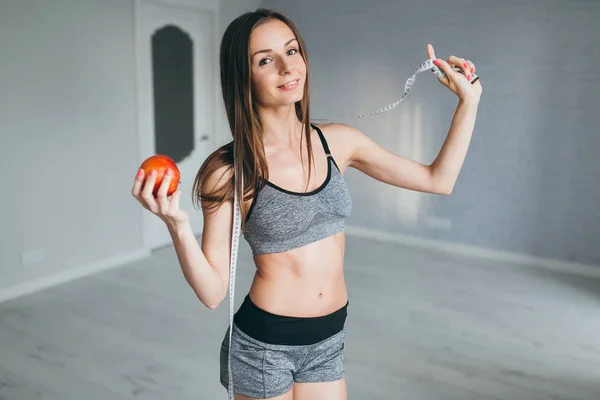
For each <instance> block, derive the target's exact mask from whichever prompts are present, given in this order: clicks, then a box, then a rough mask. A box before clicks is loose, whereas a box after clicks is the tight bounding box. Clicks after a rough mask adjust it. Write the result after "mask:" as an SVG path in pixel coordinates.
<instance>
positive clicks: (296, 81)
mask: <svg viewBox="0 0 600 400" xmlns="http://www.w3.org/2000/svg"><path fill="white" fill-rule="evenodd" d="M299 82H300V79H295V80H293V81H291V82H289V83H286V84H285V85H281V86H277V87H278V88H284V87H291V86H294V85H295V84H296V83H299Z"/></svg>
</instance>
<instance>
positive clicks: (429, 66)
mask: <svg viewBox="0 0 600 400" xmlns="http://www.w3.org/2000/svg"><path fill="white" fill-rule="evenodd" d="M434 61H435V58H430V59H429V60H426V61H424V62H423V63H421V65H419V66H418V67H417V69H416V70H415V72H414V73H413V74H412V76H411V77H410V78H408V79H407V80H406V83H405V84H404V93H403V94H402V97H401V98H400V100H398V101H396V102H394V103H392V104H388V105H387V106H385V107H382V108H380V109H378V110H375V111H373V112H368V113H365V114H361V115H359V116H358V117H357V118H358V119H362V118H364V117H368V116H369V115H377V114H381V113H384V112H386V111H390V110H391V109H393V108H395V107H396V106H398V104H400V102H401V101H402V100H404V98H405V97H406V96H407V95H408V93H409V92H410V90H411V89H412V87H413V84H414V83H415V79H416V77H417V75H418V74H420V73H421V72H425V71H429V70H431V72H433V74H434V75H435V76H436V77H437V78H438V79H443V78H445V77H446V74H445V73H444V71H442V70H441V69H440V68H439V67H438V66H437V65H435V64H434V63H433V62H434ZM452 69H453V70H454V71H457V72H462V70H461V69H460V68H459V67H452ZM478 80H479V76H477V74H475V73H472V74H471V80H470V81H469V82H471V84H473V83H475V82H477V81H478ZM313 120H314V121H329V119H325V118H314V119H313Z"/></svg>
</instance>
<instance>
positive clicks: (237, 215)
mask: <svg viewBox="0 0 600 400" xmlns="http://www.w3.org/2000/svg"><path fill="white" fill-rule="evenodd" d="M234 160H235V158H234ZM234 171H235V169H234ZM236 183H237V176H236V174H235V173H234V177H233V227H232V231H231V260H230V263H229V350H228V351H227V371H228V374H229V382H228V386H229V388H228V393H229V400H234V398H233V373H232V371H231V337H232V333H233V313H234V311H235V310H234V304H233V299H234V296H235V267H236V265H237V255H238V245H239V242H240V240H239V239H240V235H241V231H242V213H241V212H240V206H239V204H238V192H237V190H236V187H237V186H236ZM240 185H241V187H242V194H243V190H244V173H243V171H242V174H241V176H240ZM242 198H244V196H243V195H242Z"/></svg>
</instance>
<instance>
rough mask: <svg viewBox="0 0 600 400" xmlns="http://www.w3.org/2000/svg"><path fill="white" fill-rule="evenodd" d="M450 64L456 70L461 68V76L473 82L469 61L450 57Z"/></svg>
mask: <svg viewBox="0 0 600 400" xmlns="http://www.w3.org/2000/svg"><path fill="white" fill-rule="evenodd" d="M448 63H449V64H450V65H452V66H454V67H456V68H459V69H460V70H461V71H460V72H461V74H462V75H464V76H465V78H467V80H471V72H470V71H469V64H467V60H465V59H464V58H460V57H456V56H450V57H448Z"/></svg>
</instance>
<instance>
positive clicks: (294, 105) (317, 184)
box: [132, 9, 482, 400]
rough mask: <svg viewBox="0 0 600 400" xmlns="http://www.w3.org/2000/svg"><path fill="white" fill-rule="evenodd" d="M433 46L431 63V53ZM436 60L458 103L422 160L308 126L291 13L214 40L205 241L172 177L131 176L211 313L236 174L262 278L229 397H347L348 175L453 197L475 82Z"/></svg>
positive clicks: (239, 330) (247, 22) (301, 49)
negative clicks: (222, 141)
mask: <svg viewBox="0 0 600 400" xmlns="http://www.w3.org/2000/svg"><path fill="white" fill-rule="evenodd" d="M427 51H428V56H429V58H434V57H435V54H434V51H433V48H432V47H431V46H430V45H429V46H428V48H427ZM436 65H438V66H439V67H440V69H441V70H442V71H443V72H444V73H445V74H446V78H443V79H440V82H441V83H442V84H443V85H444V86H446V87H447V88H449V89H450V90H451V91H452V92H454V93H455V94H456V95H457V97H458V106H457V109H456V112H455V115H454V118H453V120H452V124H451V126H450V130H449V133H448V137H447V139H446V141H445V143H444V145H443V148H442V149H441V151H440V154H439V155H438V157H437V158H436V159H435V161H434V162H433V163H432V164H431V165H422V164H420V163H417V162H415V161H412V160H409V159H406V158H403V157H401V156H399V155H397V154H395V153H393V152H390V151H387V150H385V149H383V148H381V147H380V146H378V145H377V144H376V143H375V142H373V141H372V140H371V139H369V138H368V137H367V136H365V135H364V134H363V133H361V132H360V131H359V130H357V129H355V128H353V127H350V126H347V125H344V124H327V125H322V126H319V125H315V124H311V123H310V105H309V88H310V84H309V70H308V63H307V57H306V47H305V45H304V42H303V40H302V37H301V36H300V33H299V32H298V29H297V28H296V27H295V25H294V24H293V22H292V21H290V20H289V19H288V18H286V17H285V16H283V15H281V14H280V13H277V12H274V11H271V10H266V9H257V10H256V11H255V12H250V13H246V14H244V15H241V16H240V17H238V18H237V19H235V20H234V21H233V22H232V23H231V24H230V25H229V27H228V28H227V30H226V31H225V34H224V36H223V39H222V43H221V51H220V68H221V85H222V92H223V99H224V104H225V107H226V111H227V118H228V120H229V126H230V129H231V132H232V135H233V141H232V142H230V143H228V144H226V145H224V146H223V147H221V148H219V149H217V150H216V151H215V152H214V153H213V154H211V155H210V156H209V157H208V158H207V160H206V161H205V162H204V164H203V165H202V166H201V168H200V170H199V172H198V175H197V177H196V181H195V183H194V194H193V198H194V200H195V201H196V203H195V204H197V203H201V204H202V209H203V213H204V228H203V234H202V245H201V247H200V246H199V245H198V243H197V241H196V238H195V237H194V234H193V232H192V229H191V228H190V225H189V218H188V214H187V213H186V212H185V211H183V210H182V209H181V208H179V199H180V196H181V191H177V192H175V193H174V194H173V195H172V196H170V197H167V196H166V192H167V188H168V185H169V181H170V175H169V174H167V176H166V177H165V179H164V180H163V183H162V185H161V187H160V189H159V191H158V195H157V197H156V198H155V197H153V195H152V188H153V186H154V182H155V180H156V174H150V175H149V176H148V177H144V174H143V172H140V173H138V176H137V177H136V179H135V183H134V185H133V189H132V192H133V196H134V197H135V198H136V199H138V200H139V201H140V202H141V204H142V205H143V206H144V207H145V208H147V209H148V210H150V211H151V212H153V213H154V214H156V215H157V216H158V217H160V218H161V219H162V220H163V221H164V222H165V223H166V225H167V227H168V229H169V231H170V233H171V236H172V238H173V244H174V246H175V250H176V252H177V256H178V259H179V263H180V264H181V268H182V270H183V273H184V275H185V278H186V280H187V282H188V283H189V284H190V285H191V287H192V288H193V290H194V291H195V293H196V294H197V296H198V298H199V299H200V301H201V302H202V303H203V304H205V305H206V306H207V307H209V308H210V309H215V308H216V307H217V306H218V305H219V304H220V303H221V301H222V300H223V299H224V298H225V297H226V295H227V289H228V285H229V265H230V264H229V263H230V251H231V228H232V223H233V199H234V194H233V193H234V192H233V191H234V173H235V175H236V176H240V175H239V174H242V173H243V178H244V188H243V197H242V193H241V192H238V194H239V195H238V198H239V199H240V202H239V204H240V210H241V213H242V232H243V233H244V237H245V239H246V240H247V242H248V243H249V245H250V247H251V249H252V252H253V256H254V261H255V264H256V274H255V276H254V280H253V282H252V287H251V289H250V292H249V294H248V295H247V296H246V298H245V299H244V302H243V304H242V305H241V307H240V308H239V310H238V311H237V312H236V314H235V319H234V324H233V326H232V329H233V332H232V341H231V370H232V374H233V386H234V392H235V399H238V400H240V399H267V398H269V399H280V400H320V399H323V400H325V399H326V400H342V399H346V398H347V395H346V381H345V377H344V366H343V357H344V339H345V329H344V324H345V320H346V315H347V314H346V311H347V307H348V297H347V292H346V285H345V280H344V272H343V264H344V220H345V218H346V217H347V216H348V215H349V214H350V210H351V198H350V195H349V192H348V189H347V187H346V185H345V183H344V178H343V175H344V172H345V171H346V169H347V168H348V167H353V168H356V169H358V170H360V171H362V172H364V173H365V174H367V175H368V176H371V177H373V178H374V179H377V180H378V181H381V182H384V183H387V184H390V185H394V186H397V187H401V188H406V189H410V190H416V191H421V192H427V193H436V194H441V195H448V194H450V193H451V192H452V189H453V186H454V184H455V182H456V180H457V177H458V175H459V172H460V170H461V167H462V164H463V160H464V158H465V155H466V153H467V148H468V146H469V142H470V139H471V134H472V131H473V127H474V124H475V118H476V113H477V108H478V104H479V99H480V95H481V92H482V89H481V83H480V82H479V81H478V82H476V83H474V84H471V83H470V82H469V80H470V74H471V73H473V72H474V71H475V66H474V65H473V63H471V62H470V61H468V60H465V59H463V58H459V57H454V56H451V57H449V58H448V60H447V61H442V60H436ZM452 66H458V67H460V68H461V71H462V72H456V71H454V70H453V69H452V68H451V67H452ZM234 160H235V164H234ZM234 168H235V171H234ZM238 186H239V185H238ZM240 190H241V189H240ZM229 346H230V344H229V336H228V331H227V333H226V335H225V338H224V339H223V343H222V345H221V383H222V384H223V385H224V386H225V387H226V388H227V385H228V363H227V361H228V358H227V357H228V351H229V348H230V347H229Z"/></svg>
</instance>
